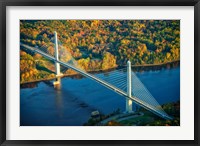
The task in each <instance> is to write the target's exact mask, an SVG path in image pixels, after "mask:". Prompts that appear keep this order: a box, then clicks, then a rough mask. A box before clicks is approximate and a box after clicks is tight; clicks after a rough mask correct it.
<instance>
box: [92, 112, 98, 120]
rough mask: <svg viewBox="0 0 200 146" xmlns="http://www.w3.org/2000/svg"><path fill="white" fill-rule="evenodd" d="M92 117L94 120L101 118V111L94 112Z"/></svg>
mask: <svg viewBox="0 0 200 146" xmlns="http://www.w3.org/2000/svg"><path fill="white" fill-rule="evenodd" d="M91 117H92V118H94V119H98V118H100V113H99V111H93V112H92V113H91Z"/></svg>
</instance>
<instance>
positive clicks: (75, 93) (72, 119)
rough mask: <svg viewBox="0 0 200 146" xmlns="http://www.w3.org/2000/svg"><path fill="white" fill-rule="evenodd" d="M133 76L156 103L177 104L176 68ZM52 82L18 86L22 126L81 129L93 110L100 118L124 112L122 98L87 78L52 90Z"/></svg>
mask: <svg viewBox="0 0 200 146" xmlns="http://www.w3.org/2000/svg"><path fill="white" fill-rule="evenodd" d="M99 74H102V76H104V75H108V74H109V73H106V74H105V73H99ZM109 75H110V76H112V73H110V74H109ZM136 75H137V76H138V78H139V79H140V80H141V81H142V82H143V84H144V85H145V86H146V88H147V89H148V90H149V91H150V92H151V94H152V95H153V96H154V97H155V99H156V100H157V101H158V103H160V104H164V103H170V102H175V101H178V100H180V67H179V66H178V67H175V68H161V69H159V70H147V71H142V72H136ZM52 82H53V81H46V82H38V83H29V84H26V85H25V86H24V85H23V86H21V89H20V125H21V126H81V125H83V124H84V123H85V122H87V121H88V119H89V117H90V114H91V112H92V111H94V110H98V111H100V113H103V114H109V113H112V112H113V111H114V110H116V109H118V108H119V109H120V110H121V111H124V110H125V99H124V97H122V96H120V95H118V94H117V93H115V92H113V91H111V90H109V89H107V88H105V87H103V86H102V85H100V84H98V83H96V82H94V81H92V80H90V79H88V78H84V77H83V78H76V77H65V78H62V79H61V86H60V88H54V87H53V86H52ZM22 87H23V88H22Z"/></svg>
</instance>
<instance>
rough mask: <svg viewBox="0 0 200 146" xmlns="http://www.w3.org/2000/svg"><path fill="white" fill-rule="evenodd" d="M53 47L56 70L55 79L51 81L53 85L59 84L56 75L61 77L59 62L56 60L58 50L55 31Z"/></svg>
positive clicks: (57, 58)
mask: <svg viewBox="0 0 200 146" xmlns="http://www.w3.org/2000/svg"><path fill="white" fill-rule="evenodd" d="M54 39H55V40H54V47H55V59H56V61H55V70H56V77H57V79H56V81H55V82H54V83H53V84H54V85H57V84H60V80H59V79H58V77H61V76H62V74H61V73H60V63H58V62H57V61H58V60H59V52H58V39H57V32H56V31H55V32H54Z"/></svg>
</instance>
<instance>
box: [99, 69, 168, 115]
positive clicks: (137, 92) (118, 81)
mask: <svg viewBox="0 0 200 146" xmlns="http://www.w3.org/2000/svg"><path fill="white" fill-rule="evenodd" d="M95 76H96V77H97V78H99V79H101V80H103V81H105V82H107V83H109V84H111V85H112V86H115V87H116V88H118V89H120V90H121V91H123V92H125V93H126V92H127V83H128V81H127V80H128V79H127V77H128V75H127V68H121V69H116V70H113V71H110V72H107V73H103V74H97V75H95ZM131 86H132V87H131V90H132V92H131V94H132V98H135V99H137V101H141V102H142V103H144V104H145V105H146V106H147V107H150V108H151V109H152V110H153V111H157V112H158V113H159V114H161V115H163V116H165V117H169V116H168V114H167V113H166V112H165V111H164V110H163V109H162V107H161V106H160V104H159V103H158V102H157V101H156V99H155V98H154V97H153V95H152V94H151V93H150V92H149V90H148V89H147V88H146V87H145V85H144V84H143V83H142V81H141V80H140V79H139V78H138V77H137V75H136V73H134V72H133V71H132V73H131Z"/></svg>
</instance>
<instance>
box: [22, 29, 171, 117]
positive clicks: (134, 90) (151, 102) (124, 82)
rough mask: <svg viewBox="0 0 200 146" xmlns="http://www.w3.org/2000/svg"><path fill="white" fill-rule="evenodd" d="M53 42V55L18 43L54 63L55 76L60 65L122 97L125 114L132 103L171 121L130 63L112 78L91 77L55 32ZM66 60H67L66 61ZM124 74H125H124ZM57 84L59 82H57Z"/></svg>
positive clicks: (43, 48) (115, 72) (58, 73)
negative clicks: (132, 69) (124, 104)
mask: <svg viewBox="0 0 200 146" xmlns="http://www.w3.org/2000/svg"><path fill="white" fill-rule="evenodd" d="M53 41H54V48H55V50H54V53H53V54H52V53H49V52H47V47H48V46H45V45H44V46H41V47H32V46H29V45H26V44H23V43H20V46H21V47H24V48H25V49H28V50H30V51H33V52H35V53H38V54H40V55H42V56H44V57H46V58H48V59H49V60H52V61H54V62H55V69H56V75H57V76H60V75H61V73H60V65H61V66H63V67H66V68H68V69H72V70H74V71H76V72H77V73H79V74H81V75H83V76H85V77H87V78H89V79H91V80H93V81H95V82H97V83H99V84H101V85H103V86H105V87H106V88H108V89H110V90H112V91H114V92H116V93H118V94H120V95H122V96H123V97H124V98H125V100H126V112H133V111H132V102H134V103H136V104H137V105H139V106H141V107H143V108H145V109H147V110H149V111H151V112H152V113H154V114H156V115H158V116H159V117H162V118H164V119H168V120H172V119H173V118H172V117H170V116H169V115H168V114H167V113H166V112H165V111H164V110H163V109H162V107H161V106H160V104H159V103H158V102H157V101H156V99H155V98H154V97H153V96H152V94H151V93H150V92H149V91H148V89H147V88H146V87H145V86H144V84H143V83H142V82H141V81H140V79H139V78H138V77H137V76H136V74H135V73H134V72H132V71H131V63H130V61H128V62H127V68H123V69H118V70H115V71H113V76H112V77H109V76H108V77H104V76H102V75H93V74H90V73H88V72H86V71H85V70H83V69H81V68H80V67H79V66H78V63H77V62H76V60H75V59H74V58H73V57H72V55H71V54H70V52H69V51H67V50H66V49H65V48H64V47H63V46H62V45H61V44H60V42H58V39H57V33H56V32H55V37H54V39H53ZM66 58H68V59H66ZM124 72H127V74H125V73H124ZM57 83H59V81H58V82H57Z"/></svg>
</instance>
